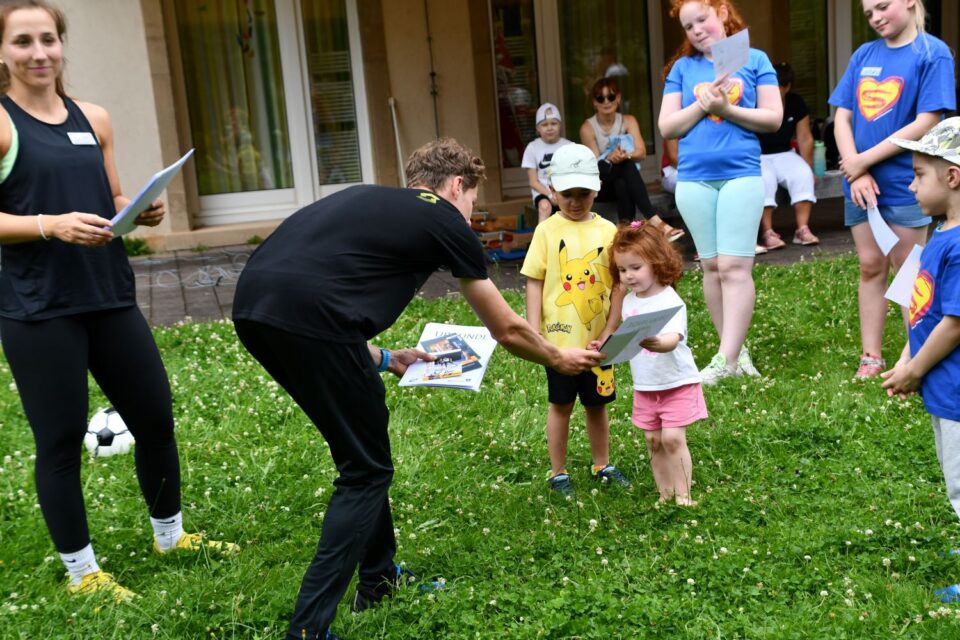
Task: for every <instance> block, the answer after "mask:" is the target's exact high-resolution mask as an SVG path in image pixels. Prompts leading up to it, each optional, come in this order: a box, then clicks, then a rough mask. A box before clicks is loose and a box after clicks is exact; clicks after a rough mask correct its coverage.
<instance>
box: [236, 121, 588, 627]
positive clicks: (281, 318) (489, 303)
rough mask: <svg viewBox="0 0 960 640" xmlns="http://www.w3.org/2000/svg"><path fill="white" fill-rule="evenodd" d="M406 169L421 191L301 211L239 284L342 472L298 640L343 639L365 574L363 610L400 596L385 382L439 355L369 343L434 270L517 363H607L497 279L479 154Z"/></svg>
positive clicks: (299, 614)
mask: <svg viewBox="0 0 960 640" xmlns="http://www.w3.org/2000/svg"><path fill="white" fill-rule="evenodd" d="M406 173H407V179H408V181H409V183H410V184H411V185H414V186H413V187H412V188H410V189H395V188H390V187H379V186H371V185H364V186H357V187H352V188H349V189H346V190H344V191H341V192H339V193H336V194H334V195H331V196H329V197H327V198H324V199H322V200H320V201H318V202H315V203H313V204H312V205H309V206H307V207H305V208H303V209H302V210H300V211H299V212H297V213H295V214H293V215H292V216H290V218H288V219H287V220H285V221H284V222H283V223H282V224H281V225H280V226H279V227H278V228H277V230H276V231H275V232H274V233H273V234H272V235H271V236H270V238H268V239H267V241H266V242H264V243H263V244H262V245H261V246H260V247H259V248H258V249H257V251H256V252H254V254H253V256H251V258H250V260H249V262H248V263H247V265H246V267H245V268H244V270H243V274H242V275H241V277H240V281H239V283H238V284H237V291H236V297H235V299H234V306H233V318H234V323H235V326H236V330H237V335H238V336H239V337H240V341H241V342H242V343H243V345H244V346H245V347H246V348H247V349H248V350H249V351H250V353H251V354H252V355H253V356H254V357H255V358H256V359H257V360H259V361H260V362H261V363H262V364H263V366H264V368H266V370H267V371H268V372H269V373H270V375H272V376H273V377H274V378H275V379H276V380H277V382H278V383H280V385H282V386H283V387H284V389H286V390H287V391H288V392H289V393H290V395H291V396H292V397H293V399H294V400H295V401H296V402H297V404H299V405H300V407H301V408H303V410H304V411H305V412H306V414H307V416H309V417H310V419H311V420H312V421H313V423H314V424H315V425H316V426H317V429H319V431H320V433H321V434H322V435H323V437H324V439H326V441H327V444H328V445H329V446H330V453H331V455H332V456H333V460H334V463H335V464H336V466H337V470H338V471H339V473H340V476H339V477H338V478H337V479H336V480H335V481H334V485H335V486H336V490H335V491H334V493H333V496H332V497H331V498H330V503H329V505H328V507H327V511H326V516H325V518H324V521H323V531H322V533H321V536H320V542H319V545H318V546H317V552H316V556H315V557H314V559H313V562H311V564H310V567H309V568H308V569H307V572H306V575H305V576H304V578H303V583H302V584H301V587H300V593H299V595H298V597H297V603H296V608H295V610H294V614H293V618H292V620H291V623H290V628H289V635H288V636H287V637H288V638H333V637H335V636H333V634H331V633H330V632H329V625H330V623H331V622H332V620H333V618H334V615H335V613H336V607H337V603H338V602H339V601H340V599H341V598H342V597H343V595H344V593H345V592H346V590H347V586H348V585H349V583H350V580H351V579H352V577H353V573H354V570H355V569H356V568H357V566H358V565H359V572H360V580H359V586H358V588H357V596H356V599H355V600H354V609H355V610H362V609H365V608H367V607H368V606H371V605H372V604H375V603H376V602H378V601H379V600H381V599H382V598H384V597H385V596H387V595H389V593H390V591H391V589H392V588H393V587H394V586H395V585H396V583H397V581H398V579H399V577H400V576H399V570H398V568H397V565H396V564H394V560H393V556H394V552H395V551H396V542H395V540H394V534H393V520H392V518H391V515H390V506H389V501H388V498H387V492H388V489H389V487H390V481H391V479H392V478H393V462H392V460H391V456H390V439H389V436H388V433H387V423H388V420H389V411H388V410H387V407H386V404H385V402H384V397H385V392H384V386H383V381H382V380H381V379H380V376H379V372H382V371H390V372H391V373H394V374H396V375H398V376H399V375H403V372H404V371H405V370H406V368H407V366H408V365H409V364H411V363H413V362H414V361H416V360H417V358H418V357H429V356H427V354H425V353H423V352H420V351H417V350H415V349H400V350H396V351H388V350H386V349H381V348H379V347H376V346H374V345H372V344H369V343H368V342H367V341H368V340H371V339H372V338H374V337H375V336H376V335H377V334H379V333H381V332H382V331H384V330H385V329H387V328H388V327H390V326H391V325H392V324H393V323H394V322H395V321H396V319H397V318H398V317H399V316H400V314H401V313H402V312H403V310H404V308H406V306H407V304H408V303H409V302H410V300H411V299H412V298H413V296H414V295H415V294H416V292H417V290H418V289H419V288H420V286H421V285H422V284H423V283H424V281H426V279H427V278H428V277H429V276H430V274H431V273H433V272H434V271H435V270H436V269H437V268H438V267H439V266H441V265H443V266H446V267H448V268H449V269H450V272H451V274H452V275H453V276H454V277H456V278H459V280H460V289H461V291H462V293H463V296H464V298H466V300H467V302H468V303H469V304H470V306H471V307H473V310H474V311H475V312H476V314H477V316H478V317H479V318H480V320H481V321H482V322H483V323H484V324H485V325H486V326H487V327H488V328H489V329H490V331H491V333H492V334H493V336H494V338H496V340H497V341H498V342H499V343H500V344H501V345H502V346H503V347H504V348H505V349H507V351H509V352H510V353H512V354H514V355H517V356H519V357H521V358H524V359H526V360H531V361H533V362H537V363H540V364H545V365H547V366H550V367H552V368H554V369H556V370H557V371H560V372H561V373H566V374H574V373H578V372H580V371H583V370H585V369H588V368H589V367H591V366H593V365H596V364H598V363H599V361H600V360H601V359H602V358H603V356H601V355H599V354H598V353H596V352H593V351H586V350H581V349H560V348H557V347H555V346H553V345H551V344H550V343H549V342H547V341H545V340H544V339H543V338H542V337H541V336H540V335H539V334H537V333H536V332H535V331H534V330H533V329H532V328H531V327H530V325H529V324H528V323H527V322H526V321H525V320H524V319H523V318H521V317H520V316H518V315H517V314H516V313H514V311H513V310H512V309H511V308H510V306H509V305H508V304H507V303H506V301H505V300H504V299H503V297H502V296H501V295H500V292H499V291H498V290H497V288H496V286H495V285H494V284H493V283H492V282H491V281H490V280H489V279H487V271H486V263H485V261H484V255H483V248H482V247H481V245H480V242H479V240H478V239H477V237H476V235H475V234H474V233H473V232H472V231H471V230H470V226H469V224H468V222H467V221H469V219H470V213H471V211H472V209H473V204H474V202H475V201H476V198H477V191H478V188H479V183H480V181H481V180H483V179H484V177H485V176H484V165H483V161H482V160H480V158H478V157H476V156H475V155H473V153H472V152H470V151H469V150H467V149H465V148H464V147H462V146H461V145H459V144H458V143H457V142H456V141H454V140H452V139H443V140H438V141H435V142H431V143H429V144H427V145H424V146H423V147H421V148H420V149H418V150H417V151H415V152H414V153H413V155H411V157H410V159H409V160H408V162H407V167H406ZM331 363H336V364H335V366H332V365H331Z"/></svg>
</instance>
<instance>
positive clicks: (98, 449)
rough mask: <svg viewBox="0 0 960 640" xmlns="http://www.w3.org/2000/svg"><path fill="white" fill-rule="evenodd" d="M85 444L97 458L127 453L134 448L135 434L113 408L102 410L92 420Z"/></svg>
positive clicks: (84, 437)
mask: <svg viewBox="0 0 960 640" xmlns="http://www.w3.org/2000/svg"><path fill="white" fill-rule="evenodd" d="M83 444H84V446H85V447H86V448H87V451H89V452H90V453H92V454H93V457H95V458H106V457H107V456H114V455H117V454H119V453H127V452H128V451H130V447H132V446H133V434H131V433H130V432H129V431H128V430H127V425H125V424H124V423H123V418H121V417H120V414H119V413H117V412H116V411H115V410H114V409H113V407H108V408H107V409H100V410H99V411H97V412H96V413H95V414H93V417H92V418H90V424H89V425H87V433H86V435H85V436H83Z"/></svg>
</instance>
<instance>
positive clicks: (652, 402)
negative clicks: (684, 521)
mask: <svg viewBox="0 0 960 640" xmlns="http://www.w3.org/2000/svg"><path fill="white" fill-rule="evenodd" d="M607 256H608V259H609V260H610V275H611V276H613V282H614V289H613V293H612V296H611V298H612V299H611V307H610V319H609V320H608V321H607V326H606V327H604V329H603V332H602V333H601V334H600V336H599V338H598V339H597V340H596V341H594V342H592V343H590V346H589V348H593V349H599V348H600V345H602V344H603V341H604V340H606V339H607V337H608V336H609V335H610V334H612V333H613V332H614V331H616V329H617V327H619V326H620V323H621V321H622V320H624V319H626V318H629V317H630V316H634V315H638V314H641V313H649V312H652V311H660V310H663V309H672V308H678V310H677V312H676V313H675V314H674V316H673V317H672V318H671V319H670V321H669V322H667V324H666V325H665V326H664V328H663V329H662V330H661V332H660V333H659V334H657V335H656V336H652V337H649V338H645V339H644V340H643V341H641V342H640V346H641V347H642V349H641V351H640V353H639V354H637V355H636V356H635V357H634V358H633V359H632V360H630V373H631V374H632V375H633V389H634V391H633V418H632V419H633V424H634V425H636V426H637V427H639V428H640V429H643V432H644V435H645V436H646V440H647V452H648V453H649V456H650V466H651V467H652V468H653V478H654V480H655V481H656V483H657V490H658V491H659V492H660V501H661V502H665V501H667V500H670V499H673V500H675V501H676V503H677V504H678V505H681V506H693V505H695V504H696V503H695V502H694V501H693V499H692V498H691V497H690V485H691V482H692V479H693V476H692V472H693V463H692V462H691V458H690V449H689V448H688V447H687V436H686V427H688V426H689V425H691V424H693V423H694V422H696V421H697V420H702V419H704V418H706V417H707V407H706V402H705V401H704V398H703V388H702V387H701V386H700V374H699V373H698V372H697V365H696V363H695V362H694V361H693V354H692V353H691V352H690V347H688V346H687V307H686V305H685V304H684V303H683V300H682V299H681V298H680V296H679V295H677V292H676V291H674V289H673V286H672V285H673V283H674V282H676V281H677V280H678V279H679V278H680V276H681V275H682V274H683V260H682V259H681V258H680V254H679V253H678V252H677V250H676V249H675V248H674V247H673V245H672V244H670V241H669V239H668V238H667V237H666V236H665V235H663V233H662V232H661V231H659V230H657V229H655V228H654V227H653V225H651V224H649V223H648V224H644V223H643V222H642V221H640V220H637V221H634V222H632V223H630V224H629V225H621V226H620V227H619V228H618V229H617V234H616V236H614V238H613V242H611V243H610V247H609V248H608V249H607Z"/></svg>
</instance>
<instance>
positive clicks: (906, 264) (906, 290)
mask: <svg viewBox="0 0 960 640" xmlns="http://www.w3.org/2000/svg"><path fill="white" fill-rule="evenodd" d="M921 253H923V247H921V246H920V245H918V244H915V245H913V249H911V250H910V254H909V255H908V256H907V259H906V260H904V261H903V264H902V265H900V270H899V271H897V275H896V276H894V278H893V282H891V283H890V288H889V289H887V292H886V293H885V294H884V295H883V297H884V298H886V299H887V300H892V301H893V302H896V303H897V304H899V305H900V306H901V307H908V308H909V307H910V300H911V299H912V298H913V285H914V283H916V281H917V274H919V273H920V254H921Z"/></svg>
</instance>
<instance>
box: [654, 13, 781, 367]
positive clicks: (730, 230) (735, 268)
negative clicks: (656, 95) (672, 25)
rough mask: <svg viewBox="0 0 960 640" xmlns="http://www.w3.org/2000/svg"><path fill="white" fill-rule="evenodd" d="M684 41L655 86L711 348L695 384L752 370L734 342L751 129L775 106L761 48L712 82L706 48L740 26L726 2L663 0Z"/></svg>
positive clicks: (746, 260) (743, 301)
mask: <svg viewBox="0 0 960 640" xmlns="http://www.w3.org/2000/svg"><path fill="white" fill-rule="evenodd" d="M670 15H671V16H673V17H676V18H679V20H680V24H681V26H682V27H683V30H684V32H685V33H686V36H687V40H686V41H685V42H684V43H683V44H682V45H681V47H680V50H679V52H678V53H677V55H676V57H675V58H674V61H672V62H671V63H669V64H668V68H669V73H668V75H667V78H666V85H665V87H664V90H663V92H664V95H663V104H662V107H661V110H660V122H659V124H660V133H661V134H662V135H663V137H664V138H680V152H679V165H678V176H677V191H676V200H677V208H678V209H680V214H681V215H682V216H683V220H684V222H685V223H686V224H687V227H688V228H689V229H690V233H691V234H692V235H693V241H694V243H695V244H696V246H697V251H698V252H699V253H700V260H701V264H702V266H703V293H704V298H705V299H706V303H707V307H708V309H709V311H710V318H711V319H712V320H713V324H714V326H715V327H716V329H717V333H718V334H719V335H720V349H719V351H718V352H717V354H716V355H715V356H714V357H713V359H712V360H711V361H710V364H708V365H707V366H706V367H705V368H704V369H703V370H702V371H701V372H700V375H701V377H702V379H703V382H704V383H705V384H712V383H714V382H716V381H717V380H719V379H720V378H724V377H727V376H731V375H737V374H738V373H748V374H750V375H759V374H758V373H757V370H756V369H755V368H754V366H753V363H752V362H751V361H750V356H749V354H748V353H747V349H746V347H744V344H743V343H744V340H745V339H746V337H747V331H748V330H749V328H750V322H751V321H752V319H753V306H754V302H755V300H756V291H755V289H754V284H753V274H752V271H753V259H754V255H755V252H756V239H757V229H758V227H759V226H760V217H761V215H762V214H763V193H764V191H763V178H761V175H760V143H759V141H758V140H757V136H756V134H757V133H769V132H773V131H776V130H777V129H779V128H780V121H781V119H782V117H783V104H782V101H781V99H780V91H779V89H778V85H777V74H776V72H775V71H774V69H773V66H772V65H771V64H770V60H769V59H768V58H767V56H766V54H764V53H763V52H762V51H758V50H756V49H751V50H750V57H749V60H748V62H747V64H746V65H745V66H744V67H743V68H742V69H740V70H738V71H737V72H736V73H734V74H733V75H732V76H731V77H729V78H720V79H716V78H715V74H714V69H713V59H712V56H711V54H710V48H711V47H712V46H713V44H714V43H716V42H718V41H719V40H722V39H723V38H725V37H727V36H728V35H733V34H734V33H737V32H738V31H741V30H743V29H744V27H745V25H744V24H743V20H742V19H741V18H740V16H739V14H738V13H737V10H736V8H735V7H734V5H733V3H732V2H730V1H729V0H672V2H671V9H670Z"/></svg>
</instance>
